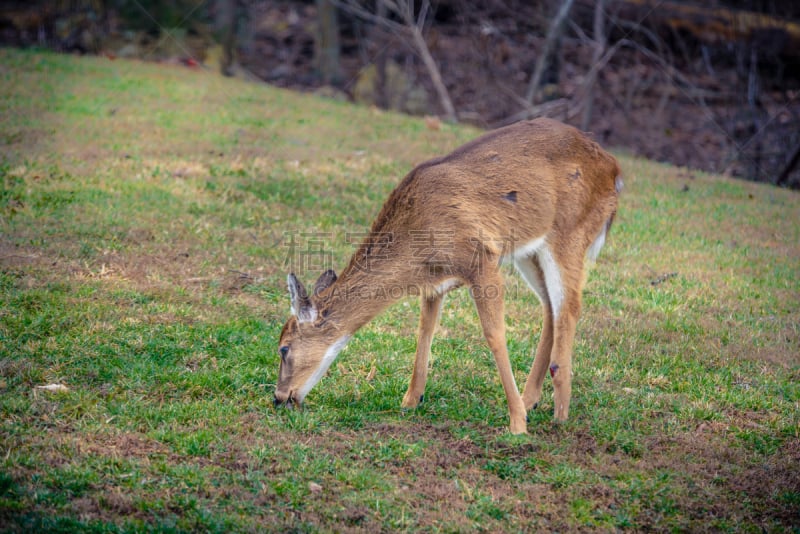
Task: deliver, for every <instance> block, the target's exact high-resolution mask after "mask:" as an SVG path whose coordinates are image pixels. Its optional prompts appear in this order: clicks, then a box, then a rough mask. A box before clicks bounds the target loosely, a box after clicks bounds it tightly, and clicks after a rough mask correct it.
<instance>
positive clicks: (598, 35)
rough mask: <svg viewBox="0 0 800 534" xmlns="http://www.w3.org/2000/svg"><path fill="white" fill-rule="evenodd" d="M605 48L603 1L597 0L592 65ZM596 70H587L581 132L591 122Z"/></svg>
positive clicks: (600, 56) (595, 63) (585, 129)
mask: <svg viewBox="0 0 800 534" xmlns="http://www.w3.org/2000/svg"><path fill="white" fill-rule="evenodd" d="M605 48H606V36H605V1H604V0H597V4H595V8H594V52H593V53H592V65H597V64H598V63H599V62H600V58H602V57H603V53H604V52H605ZM597 72H598V71H597V69H591V68H590V69H589V74H588V75H587V80H586V86H587V87H586V97H585V99H586V100H585V101H584V104H583V114H582V115H581V130H583V131H588V130H589V124H590V123H591V122H592V111H593V107H594V84H595V82H596V81H597Z"/></svg>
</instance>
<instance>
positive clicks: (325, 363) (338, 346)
mask: <svg viewBox="0 0 800 534" xmlns="http://www.w3.org/2000/svg"><path fill="white" fill-rule="evenodd" d="M348 341H350V336H349V335H344V336H342V337H340V338H339V339H337V340H336V341H335V342H334V343H333V345H331V346H330V347H328V350H326V351H325V355H324V356H323V357H322V361H321V362H319V367H317V370H316V371H314V374H312V375H311V376H310V377H309V378H308V380H306V383H305V384H303V387H301V388H300V389H299V390H297V393H296V394H295V398H296V399H297V402H300V403H302V402H303V399H305V398H306V395H308V392H309V391H311V388H313V387H314V386H316V385H317V382H319V381H320V380H321V379H322V377H323V376H325V373H326V372H327V371H328V368H329V367H330V366H331V364H332V363H333V360H335V359H336V357H337V356H338V355H339V353H340V352H341V351H342V349H343V348H344V346H345V345H347V342H348Z"/></svg>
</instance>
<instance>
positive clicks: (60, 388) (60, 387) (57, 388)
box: [36, 384, 69, 393]
mask: <svg viewBox="0 0 800 534" xmlns="http://www.w3.org/2000/svg"><path fill="white" fill-rule="evenodd" d="M36 389H43V390H45V391H52V392H54V393H64V392H67V391H69V388H68V387H67V386H65V385H64V384H47V385H46V386H36Z"/></svg>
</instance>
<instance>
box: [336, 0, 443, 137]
mask: <svg viewBox="0 0 800 534" xmlns="http://www.w3.org/2000/svg"><path fill="white" fill-rule="evenodd" d="M332 1H333V3H334V4H335V5H336V6H338V7H339V8H341V9H343V10H345V11H348V12H349V13H352V14H353V15H355V16H357V17H360V18H362V19H364V20H367V21H369V22H372V23H374V24H379V25H381V26H384V27H386V28H388V29H390V30H391V31H393V32H394V33H396V34H403V33H405V34H406V35H409V34H410V36H411V44H412V45H413V48H414V49H415V50H416V51H417V54H419V56H420V58H421V59H422V62H423V63H424V65H425V68H426V69H427V70H428V76H430V79H431V82H432V83H433V87H434V89H435V90H436V94H437V95H438V97H439V103H440V104H441V106H442V109H443V110H444V114H445V120H447V121H449V122H457V121H458V119H457V115H456V110H455V107H453V101H452V99H451V98H450V93H449V92H448V91H447V86H445V84H444V80H443V79H442V74H441V72H440V71H439V67H438V66H437V65H436V60H434V58H433V55H432V54H431V51H430V49H429V48H428V44H427V43H426V42H425V37H424V36H423V34H422V30H423V28H424V27H425V19H426V18H427V16H428V12H429V11H430V3H429V1H428V0H424V1H423V2H422V6H421V8H420V12H419V15H418V16H417V17H416V18H415V17H414V0H402V1H395V0H380V1H381V3H382V4H383V5H384V6H385V7H386V8H387V9H388V10H389V11H392V12H394V13H395V14H396V15H398V16H399V17H400V18H401V19H403V24H398V23H396V22H394V21H392V20H390V19H388V18H387V17H381V16H378V15H376V14H374V13H371V12H369V11H368V10H366V9H364V8H363V7H362V6H361V5H360V4H359V3H358V2H357V1H356V0H332Z"/></svg>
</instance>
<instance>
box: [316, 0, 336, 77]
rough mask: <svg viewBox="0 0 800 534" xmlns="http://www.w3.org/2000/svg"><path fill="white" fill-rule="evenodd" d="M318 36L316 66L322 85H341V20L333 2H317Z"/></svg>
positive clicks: (326, 0) (329, 0) (320, 0)
mask: <svg viewBox="0 0 800 534" xmlns="http://www.w3.org/2000/svg"><path fill="white" fill-rule="evenodd" d="M317 24H318V27H317V34H316V43H315V45H316V50H315V51H314V56H315V57H314V65H315V67H316V69H317V73H318V74H319V77H320V79H321V80H322V83H324V84H326V85H331V84H336V83H339V82H340V81H341V79H342V70H341V65H340V64H339V51H340V45H339V20H338V17H337V16H336V6H334V5H333V3H332V2H331V0H317Z"/></svg>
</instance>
